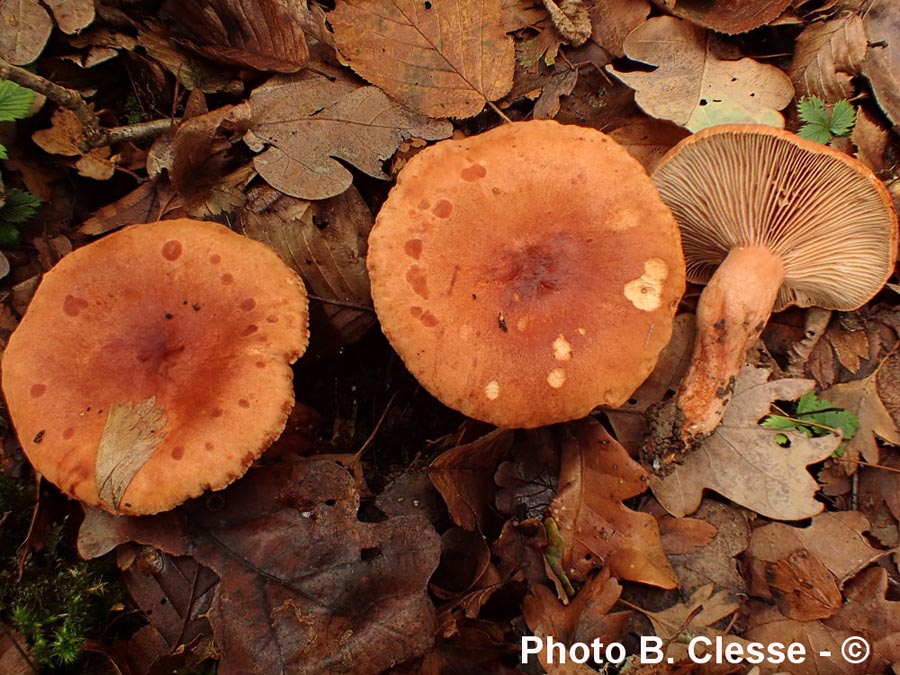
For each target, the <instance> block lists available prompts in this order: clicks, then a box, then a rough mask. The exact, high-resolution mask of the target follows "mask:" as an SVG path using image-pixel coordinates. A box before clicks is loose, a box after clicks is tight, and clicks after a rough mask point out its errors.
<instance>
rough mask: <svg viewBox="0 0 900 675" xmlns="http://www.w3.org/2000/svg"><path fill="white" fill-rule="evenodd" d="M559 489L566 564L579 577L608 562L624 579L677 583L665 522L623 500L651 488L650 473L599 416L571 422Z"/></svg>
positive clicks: (557, 510)
mask: <svg viewBox="0 0 900 675" xmlns="http://www.w3.org/2000/svg"><path fill="white" fill-rule="evenodd" d="M561 455H562V459H561V467H560V475H559V490H558V492H557V494H556V498H555V499H554V500H553V501H552V502H551V503H550V508H549V514H550V516H551V517H552V518H553V520H554V521H555V522H556V524H557V525H558V527H559V534H560V536H561V537H562V540H563V542H564V544H565V547H564V549H563V551H562V563H561V567H562V569H564V570H566V573H567V574H569V573H571V576H573V577H575V578H576V579H577V578H579V577H580V576H581V577H583V575H584V574H585V573H586V571H588V570H590V569H591V568H592V567H594V566H595V565H597V564H605V565H606V566H608V567H609V569H610V570H611V571H612V573H613V574H614V575H616V576H617V577H618V578H620V579H627V580H629V581H639V582H641V583H645V584H650V585H653V586H659V587H660V588H675V587H676V586H677V585H678V579H677V577H676V576H675V573H674V572H673V571H672V567H671V566H670V565H669V561H668V560H667V559H666V555H665V553H663V550H662V545H661V544H660V539H659V526H658V525H657V523H656V519H655V518H654V517H653V516H651V515H650V514H649V513H640V512H638V511H633V510H631V509H629V508H628V507H627V506H625V505H624V504H623V503H622V501H623V500H625V499H629V498H631V497H634V496H636V495H639V494H641V493H643V492H644V491H645V490H646V489H647V473H646V471H645V470H644V468H643V467H642V466H641V465H640V464H638V463H637V462H635V461H634V460H633V459H631V457H629V456H628V453H627V452H626V450H625V448H623V447H622V446H621V445H619V443H618V442H616V440H615V439H613V437H612V436H610V435H609V434H608V433H607V432H606V430H605V429H604V428H603V427H602V426H601V425H600V424H599V423H597V422H596V421H594V420H591V419H588V420H585V421H582V422H576V423H573V424H571V425H569V426H568V427H566V435H565V437H564V438H563V440H562V449H561Z"/></svg>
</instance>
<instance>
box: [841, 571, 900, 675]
mask: <svg viewBox="0 0 900 675" xmlns="http://www.w3.org/2000/svg"><path fill="white" fill-rule="evenodd" d="M887 595H888V573H887V570H885V569H884V568H883V567H873V568H871V569H867V570H865V571H863V572H861V573H860V575H859V576H858V577H857V578H856V579H854V580H853V581H852V582H851V583H850V584H848V586H847V591H846V593H845V602H844V605H843V607H842V608H841V611H840V612H838V614H837V615H836V616H834V617H832V618H831V619H829V620H828V621H826V622H825V624H826V625H827V626H829V627H830V628H832V629H835V630H839V631H842V632H849V633H852V634H854V635H860V636H862V637H864V638H865V639H866V640H867V641H868V643H869V645H871V648H872V654H871V656H870V657H869V659H868V660H867V661H866V662H865V666H866V672H868V673H878V672H882V673H883V672H888V670H889V669H891V666H894V670H896V664H897V663H898V661H900V602H896V601H890V600H888V599H887V597H886V596H887Z"/></svg>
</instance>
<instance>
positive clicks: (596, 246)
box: [368, 122, 684, 427]
mask: <svg viewBox="0 0 900 675" xmlns="http://www.w3.org/2000/svg"><path fill="white" fill-rule="evenodd" d="M368 266H369V274H370V276H371V280H372V297H373V299H374V302H375V309H376V311H377V313H378V318H379V320H380V321H381V326H382V329H383V331H384V333H385V335H386V336H387V337H388V339H389V340H390V342H391V344H392V345H393V347H394V348H395V349H396V350H397V352H398V353H399V354H400V356H401V357H402V358H403V360H404V362H405V363H406V366H407V368H409V370H410V372H411V373H412V374H413V375H415V376H416V378H417V379H418V380H419V382H421V384H422V385H423V386H424V387H425V388H426V389H428V390H429V391H430V392H431V393H432V394H434V395H435V396H436V397H437V398H438V399H440V400H441V401H443V402H444V403H445V404H447V405H449V406H450V407H452V408H455V409H457V410H460V411H462V412H463V413H465V414H466V415H469V416H471V417H474V418H477V419H480V420H484V421H487V422H490V423H492V424H496V425H498V426H504V427H535V426H540V425H544V424H551V423H554V422H560V421H564V420H569V419H575V418H579V417H583V416H585V415H587V414H588V413H589V412H590V411H591V409H593V408H594V407H595V406H597V405H609V406H619V405H621V404H622V403H623V402H625V401H626V400H627V399H628V397H629V395H630V394H631V393H632V392H633V391H634V389H635V388H637V386H638V385H639V384H640V383H641V382H642V381H643V380H644V379H645V378H646V376H647V375H648V374H649V372H650V370H651V369H652V368H653V365H654V364H655V362H656V358H657V355H658V354H659V351H660V350H661V349H662V347H663V346H665V344H666V343H667V342H668V340H669V337H670V335H671V320H672V315H673V314H674V312H675V309H676V307H677V304H678V301H679V298H680V297H681V294H682V292H683V290H684V262H683V259H682V256H681V251H680V246H679V238H678V228H677V227H676V225H675V222H674V220H673V219H672V216H671V214H670V213H669V211H668V209H666V207H665V206H664V205H663V203H662V202H661V200H660V199H659V196H658V195H657V194H656V190H655V189H654V187H653V185H652V184H651V182H650V180H649V178H648V176H647V174H646V173H645V172H644V170H643V168H642V167H641V166H640V165H639V164H638V163H637V161H635V160H634V159H632V158H631V157H630V156H629V155H628V153H627V152H626V151H625V150H624V149H623V148H622V147H621V146H619V145H617V144H616V143H615V142H614V141H612V140H611V139H609V138H608V137H607V136H605V135H604V134H602V133H600V132H598V131H594V130H592V129H584V128H581V127H575V126H563V125H560V124H558V123H556V122H517V123H513V124H507V125H504V126H502V127H499V128H496V129H493V130H492V131H488V132H487V133H484V134H481V135H479V136H474V137H471V138H466V139H463V140H458V141H457V140H453V141H443V142H441V143H438V144H437V145H435V146H434V147H432V148H429V149H427V150H425V151H423V152H421V153H420V154H418V155H416V157H414V158H413V159H412V160H411V161H410V162H409V164H408V165H407V166H406V167H405V168H404V169H403V171H402V172H401V174H400V176H399V178H398V182H397V185H396V187H395V188H394V189H393V190H392V192H391V194H390V197H389V198H388V200H387V202H386V203H385V204H384V206H383V207H382V209H381V212H380V213H379V214H378V218H377V220H376V223H375V227H374V228H373V230H372V234H371V236H370V238H369V253H368Z"/></svg>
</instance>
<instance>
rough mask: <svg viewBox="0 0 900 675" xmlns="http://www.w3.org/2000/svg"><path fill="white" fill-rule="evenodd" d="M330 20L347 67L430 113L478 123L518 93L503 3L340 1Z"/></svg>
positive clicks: (495, 0) (486, 0) (492, 0)
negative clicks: (492, 106) (487, 110)
mask: <svg viewBox="0 0 900 675" xmlns="http://www.w3.org/2000/svg"><path fill="white" fill-rule="evenodd" d="M328 21H329V22H330V23H331V25H332V26H333V27H334V41H335V44H336V45H337V48H338V51H339V52H340V54H341V56H342V57H343V58H344V60H345V62H346V63H347V65H349V66H350V67H351V68H352V69H353V70H355V71H356V72H357V73H359V75H361V76H362V77H364V78H365V79H366V80H368V81H369V82H371V83H372V84H375V85H377V86H378V87H380V88H381V89H383V90H384V91H385V92H387V94H388V95H390V96H391V97H393V98H395V99H397V100H398V101H401V102H402V103H403V104H404V105H407V106H409V107H410V108H411V109H413V110H415V111H417V112H420V113H422V114H424V115H430V116H433V117H472V116H473V115H477V114H478V113H479V112H481V110H482V109H483V108H484V106H485V104H486V103H489V102H491V101H496V100H497V99H498V98H500V97H502V96H504V95H506V93H507V92H508V91H509V90H510V89H511V88H512V84H513V71H514V70H515V50H514V47H513V41H512V39H511V38H510V37H509V36H508V35H506V33H505V32H504V30H503V14H502V12H501V3H500V0H479V2H468V1H465V0H436V1H435V2H426V3H422V2H419V1H418V0H415V1H414V0H339V2H337V3H336V4H335V8H334V11H333V12H330V13H329V14H328Z"/></svg>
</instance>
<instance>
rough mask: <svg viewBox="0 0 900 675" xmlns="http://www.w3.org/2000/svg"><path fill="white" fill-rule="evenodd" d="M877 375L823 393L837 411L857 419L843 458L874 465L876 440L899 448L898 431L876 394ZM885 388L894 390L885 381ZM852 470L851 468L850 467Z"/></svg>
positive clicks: (823, 396) (838, 385)
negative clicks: (861, 460) (859, 460)
mask: <svg viewBox="0 0 900 675" xmlns="http://www.w3.org/2000/svg"><path fill="white" fill-rule="evenodd" d="M879 375H880V371H878V370H876V371H875V372H874V373H872V374H871V375H869V377H866V378H863V379H861V380H853V381H852V382H845V383H843V384H836V385H834V386H833V387H831V388H830V389H826V390H825V391H823V392H822V396H821V398H824V399H826V400H828V401H831V403H832V404H833V405H834V406H835V407H837V408H843V409H844V410H849V411H850V412H852V413H853V414H854V415H856V417H857V418H858V419H859V430H858V431H857V432H856V435H855V436H854V437H853V438H852V439H850V440H849V441H847V452H846V454H845V457H846V458H847V459H848V460H854V459H856V458H858V457H860V456H862V457H863V458H864V459H865V460H866V461H868V462H872V463H875V464H877V463H878V459H879V449H878V443H877V441H876V437H877V438H881V439H883V440H884V441H886V442H888V443H890V444H891V445H900V431H898V429H897V425H896V424H895V423H894V420H893V419H892V418H891V415H890V413H889V412H888V410H887V408H885V406H884V402H883V401H882V399H881V396H880V391H879V385H878V380H879ZM885 384H886V387H888V388H890V389H894V388H895V387H896V383H895V382H893V381H891V380H890V379H886V383H885ZM851 469H852V467H851Z"/></svg>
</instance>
